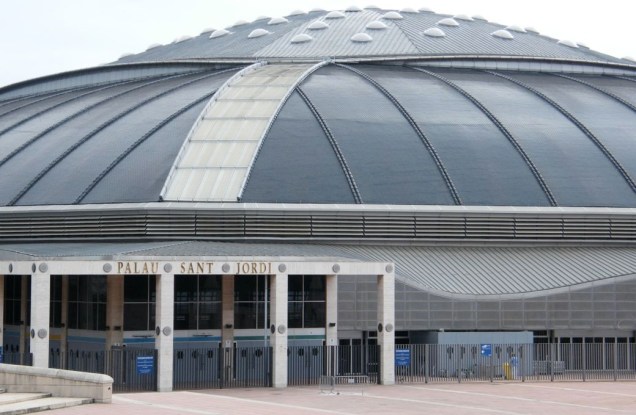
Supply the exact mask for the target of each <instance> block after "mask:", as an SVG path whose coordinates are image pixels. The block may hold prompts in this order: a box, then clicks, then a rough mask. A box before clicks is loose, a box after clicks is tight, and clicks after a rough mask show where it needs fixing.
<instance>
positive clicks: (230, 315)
mask: <svg viewBox="0 0 636 415" xmlns="http://www.w3.org/2000/svg"><path fill="white" fill-rule="evenodd" d="M222 278H223V279H222V281H221V284H222V286H221V287H222V288H221V291H222V293H221V296H222V297H221V298H222V301H223V303H222V305H221V309H222V311H221V313H222V316H221V344H222V345H223V347H232V344H233V343H234V275H224V276H223V277H222Z"/></svg>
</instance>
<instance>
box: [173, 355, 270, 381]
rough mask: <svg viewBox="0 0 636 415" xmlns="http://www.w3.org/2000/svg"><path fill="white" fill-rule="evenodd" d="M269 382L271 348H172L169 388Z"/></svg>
mask: <svg viewBox="0 0 636 415" xmlns="http://www.w3.org/2000/svg"><path fill="white" fill-rule="evenodd" d="M271 384H272V348H271V347H269V346H263V347H233V348H225V347H208V348H199V349H190V348H184V349H175V350H174V366H173V387H174V389H176V390H180V389H218V388H241V387H267V386H271Z"/></svg>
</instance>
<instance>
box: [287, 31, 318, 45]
mask: <svg viewBox="0 0 636 415" xmlns="http://www.w3.org/2000/svg"><path fill="white" fill-rule="evenodd" d="M312 40H314V38H313V37H311V36H309V35H308V34H307V33H301V34H299V35H296V36H294V37H293V38H292V39H291V43H307V42H311V41H312Z"/></svg>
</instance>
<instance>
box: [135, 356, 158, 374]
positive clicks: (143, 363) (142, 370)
mask: <svg viewBox="0 0 636 415" xmlns="http://www.w3.org/2000/svg"><path fill="white" fill-rule="evenodd" d="M154 366H155V358H154V357H153V356H137V373H138V374H140V375H148V374H150V373H152V371H153V369H154Z"/></svg>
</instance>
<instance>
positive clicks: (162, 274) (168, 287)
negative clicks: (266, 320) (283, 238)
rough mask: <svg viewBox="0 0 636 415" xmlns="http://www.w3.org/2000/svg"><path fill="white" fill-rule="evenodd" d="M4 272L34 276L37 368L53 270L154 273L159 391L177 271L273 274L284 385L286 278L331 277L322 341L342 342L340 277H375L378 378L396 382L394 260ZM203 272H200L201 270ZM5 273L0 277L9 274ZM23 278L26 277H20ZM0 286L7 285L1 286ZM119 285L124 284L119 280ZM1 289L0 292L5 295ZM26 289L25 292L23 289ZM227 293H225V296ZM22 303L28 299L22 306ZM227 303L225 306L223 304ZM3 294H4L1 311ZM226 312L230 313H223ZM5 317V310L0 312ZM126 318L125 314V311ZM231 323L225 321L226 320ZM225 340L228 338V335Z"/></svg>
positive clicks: (86, 263) (39, 266)
mask: <svg viewBox="0 0 636 415" xmlns="http://www.w3.org/2000/svg"><path fill="white" fill-rule="evenodd" d="M0 266H1V267H2V269H7V268H8V269H9V270H10V272H9V273H5V275H19V276H24V275H30V276H31V327H30V330H29V336H30V340H29V341H30V351H31V353H32V354H33V366H35V367H48V366H49V347H50V344H49V343H50V327H49V316H50V286H51V285H50V284H51V276H52V275H61V276H69V275H105V276H106V277H107V280H108V279H113V280H114V279H119V282H120V283H121V277H122V276H123V278H125V276H126V275H156V276H157V280H156V292H157V295H156V328H155V343H154V344H155V349H156V350H157V356H158V362H157V369H156V370H157V389H158V390H159V391H170V390H172V388H173V350H174V281H175V278H178V275H187V274H192V273H196V274H204V275H221V276H223V278H224V279H227V278H231V277H232V276H235V275H269V277H270V282H271V285H270V290H269V298H270V303H271V311H270V313H271V314H270V322H271V330H270V331H271V334H270V336H269V344H270V346H271V347H272V349H273V373H272V385H273V386H274V387H277V388H284V387H286V386H287V365H288V363H287V359H288V357H287V350H288V332H289V330H288V295H287V291H288V276H289V275H324V276H325V279H326V282H325V286H326V303H327V311H326V316H325V317H326V319H325V325H326V327H325V344H327V345H334V344H337V336H338V334H337V326H336V324H337V316H338V313H337V298H338V293H337V280H338V278H340V277H346V276H356V275H359V276H372V275H376V276H377V287H378V289H377V292H378V314H377V316H378V343H379V344H380V345H381V356H380V362H379V363H380V383H381V384H383V385H392V384H394V383H395V369H394V364H395V361H394V355H395V333H394V330H395V274H394V268H395V266H394V264H393V263H390V262H352V261H339V260H333V259H324V260H311V259H307V258H305V259H301V258H281V257H170V259H169V260H166V259H165V258H161V257H125V258H122V259H121V260H120V259H117V258H115V259H113V260H91V259H87V260H78V259H77V258H74V259H64V258H56V259H54V260H50V258H47V259H46V260H45V261H0ZM202 270H203V272H201V271H202ZM5 275H1V274H0V282H3V281H4V276H5ZM23 281H26V279H23ZM1 285H2V287H3V286H4V285H3V284H1ZM120 285H121V284H120ZM2 291H3V290H1V291H0V294H2ZM24 292H26V290H23V293H24ZM224 296H225V295H224ZM24 303H25V301H23V304H24ZM224 307H225V305H224ZM3 308H4V296H0V310H2V309H3ZM224 314H225V313H224ZM1 316H2V314H1V312H0V317H1ZM120 317H121V316H120ZM225 325H226V322H224V323H223V326H225ZM3 331H4V320H3V319H0V335H1V333H2V332H3ZM223 336H224V338H225V337H226V335H225V333H224V335H223Z"/></svg>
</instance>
